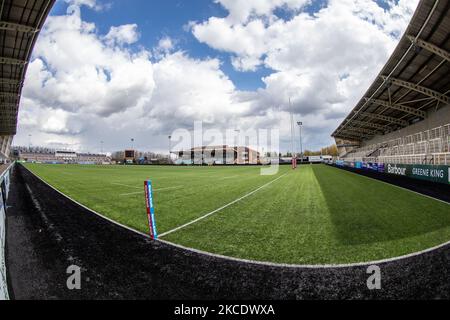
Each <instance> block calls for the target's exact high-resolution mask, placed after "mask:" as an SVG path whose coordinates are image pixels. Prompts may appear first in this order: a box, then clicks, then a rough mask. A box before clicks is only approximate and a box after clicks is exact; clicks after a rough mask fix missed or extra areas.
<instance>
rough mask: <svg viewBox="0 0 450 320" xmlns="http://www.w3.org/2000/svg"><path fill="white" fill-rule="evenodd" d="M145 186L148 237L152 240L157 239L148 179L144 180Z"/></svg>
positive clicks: (151, 193) (151, 192)
mask: <svg viewBox="0 0 450 320" xmlns="http://www.w3.org/2000/svg"><path fill="white" fill-rule="evenodd" d="M144 187H145V203H146V205H147V216H148V226H149V228H150V237H151V238H152V239H154V240H156V239H158V232H157V230H156V220H155V206H154V202H153V185H152V182H151V181H150V180H148V181H145V182H144Z"/></svg>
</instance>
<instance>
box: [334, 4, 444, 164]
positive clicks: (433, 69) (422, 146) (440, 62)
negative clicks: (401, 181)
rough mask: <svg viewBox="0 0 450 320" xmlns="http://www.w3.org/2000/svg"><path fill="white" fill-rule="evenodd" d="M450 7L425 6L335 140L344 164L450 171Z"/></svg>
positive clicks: (420, 7) (422, 6) (418, 12)
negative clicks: (444, 167) (418, 166)
mask: <svg viewBox="0 0 450 320" xmlns="http://www.w3.org/2000/svg"><path fill="white" fill-rule="evenodd" d="M449 75H450V2H449V1H436V0H422V1H420V3H419V6H418V9H417V11H416V13H415V15H414V17H413V19H412V21H411V23H410V25H409V27H408V28H407V31H406V32H405V35H404V36H403V37H402V39H401V41H400V43H399V45H398V46H397V48H396V50H395V51H394V53H393V54H392V56H391V57H390V59H389V61H388V62H387V64H386V66H385V67H384V68H383V70H382V71H381V73H380V74H379V76H378V77H377V78H376V79H375V81H374V83H373V84H372V86H371V87H370V88H369V90H368V91H367V93H366V94H365V95H364V97H363V98H362V99H361V100H360V101H359V103H358V104H357V105H356V106H355V108H354V109H353V111H352V112H351V114H350V115H349V116H348V117H347V118H346V119H345V120H344V122H343V123H342V124H341V125H340V126H339V127H338V129H336V131H335V132H334V133H333V134H332V136H333V137H334V138H335V140H336V143H337V145H338V149H339V154H340V158H341V160H344V161H348V162H358V161H361V162H376V163H380V164H421V165H422V164H423V165H450V77H449Z"/></svg>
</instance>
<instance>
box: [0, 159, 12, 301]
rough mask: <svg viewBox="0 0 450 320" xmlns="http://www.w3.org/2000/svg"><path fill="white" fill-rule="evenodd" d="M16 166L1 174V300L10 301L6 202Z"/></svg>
mask: <svg viewBox="0 0 450 320" xmlns="http://www.w3.org/2000/svg"><path fill="white" fill-rule="evenodd" d="M13 165H14V164H11V165H10V166H9V167H8V168H7V169H6V170H5V171H4V172H2V173H0V300H8V299H9V295H8V285H7V281H6V264H5V241H6V226H5V221H6V200H7V199H8V193H9V184H10V173H11V169H12V167H13Z"/></svg>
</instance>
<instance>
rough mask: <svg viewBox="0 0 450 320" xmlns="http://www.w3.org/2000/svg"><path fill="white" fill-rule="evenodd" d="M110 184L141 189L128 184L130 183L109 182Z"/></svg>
mask: <svg viewBox="0 0 450 320" xmlns="http://www.w3.org/2000/svg"><path fill="white" fill-rule="evenodd" d="M111 184H114V185H116V186H122V187H128V188H134V189H141V187H136V186H130V185H127V184H123V183H111Z"/></svg>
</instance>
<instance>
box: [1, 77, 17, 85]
mask: <svg viewBox="0 0 450 320" xmlns="http://www.w3.org/2000/svg"><path fill="white" fill-rule="evenodd" d="M1 84H4V85H10V86H20V85H21V82H20V81H19V80H12V79H8V78H0V85H1Z"/></svg>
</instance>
